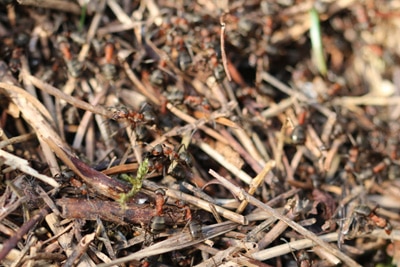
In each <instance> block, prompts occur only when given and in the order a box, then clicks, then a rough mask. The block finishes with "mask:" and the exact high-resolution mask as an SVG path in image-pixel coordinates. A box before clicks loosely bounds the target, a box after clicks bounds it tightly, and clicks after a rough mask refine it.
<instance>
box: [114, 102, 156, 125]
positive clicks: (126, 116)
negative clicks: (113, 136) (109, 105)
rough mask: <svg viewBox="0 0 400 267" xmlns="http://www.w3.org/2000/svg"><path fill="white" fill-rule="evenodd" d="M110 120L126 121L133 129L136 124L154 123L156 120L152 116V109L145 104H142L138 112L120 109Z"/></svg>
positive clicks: (154, 116) (153, 115)
mask: <svg viewBox="0 0 400 267" xmlns="http://www.w3.org/2000/svg"><path fill="white" fill-rule="evenodd" d="M111 118H112V119H113V120H116V121H120V120H126V121H128V122H129V123H131V124H132V126H133V127H136V125H138V124H148V123H152V122H154V121H155V120H156V115H155V114H154V111H153V109H152V107H151V106H150V105H148V104H147V103H144V104H143V105H142V107H141V108H140V111H138V112H137V111H133V110H129V109H127V108H121V109H119V110H115V111H114V114H113V115H112V117H111Z"/></svg>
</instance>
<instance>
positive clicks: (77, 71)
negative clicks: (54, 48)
mask: <svg viewBox="0 0 400 267" xmlns="http://www.w3.org/2000/svg"><path fill="white" fill-rule="evenodd" d="M57 42H58V48H59V49H60V51H61V53H62V55H63V58H64V61H65V64H66V65H67V69H68V72H69V74H71V76H72V77H75V78H76V77H79V76H80V75H81V74H82V69H83V65H82V63H81V62H79V61H78V60H76V59H75V58H74V57H73V56H72V54H71V50H70V45H69V43H68V41H67V39H66V38H64V37H59V38H58V40H57Z"/></svg>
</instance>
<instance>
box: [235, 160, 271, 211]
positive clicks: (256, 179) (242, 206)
mask: <svg viewBox="0 0 400 267" xmlns="http://www.w3.org/2000/svg"><path fill="white" fill-rule="evenodd" d="M273 167H275V161H273V160H271V161H269V162H267V164H265V166H264V169H262V171H261V172H260V173H259V174H257V176H256V177H254V179H253V181H251V183H250V188H249V192H248V193H249V194H250V195H253V194H254V192H255V191H256V190H257V188H258V187H259V186H260V184H261V183H262V181H263V180H264V178H265V176H266V175H267V174H268V173H269V172H270V171H271V170H272V168H273ZM248 203H249V202H248V201H247V200H243V201H242V203H240V206H239V207H238V208H237V209H236V212H237V213H242V212H243V211H244V209H245V208H246V206H247V204H248Z"/></svg>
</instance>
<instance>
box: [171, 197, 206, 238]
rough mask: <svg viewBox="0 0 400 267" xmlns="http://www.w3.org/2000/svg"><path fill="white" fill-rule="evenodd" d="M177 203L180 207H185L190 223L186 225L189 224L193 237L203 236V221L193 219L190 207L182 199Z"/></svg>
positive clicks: (186, 217)
mask: <svg viewBox="0 0 400 267" xmlns="http://www.w3.org/2000/svg"><path fill="white" fill-rule="evenodd" d="M175 203H176V205H177V206H178V207H179V208H183V209H185V219H186V220H187V221H188V224H187V225H186V226H189V233H190V235H191V236H192V238H193V239H199V238H201V237H202V236H203V229H202V225H201V222H200V221H199V220H196V219H193V216H192V211H191V210H190V207H189V206H188V205H187V204H186V203H184V202H183V201H181V200H177V201H176V202H175ZM186 226H185V227H186Z"/></svg>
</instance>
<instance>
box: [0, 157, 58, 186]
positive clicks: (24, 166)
mask: <svg viewBox="0 0 400 267" xmlns="http://www.w3.org/2000/svg"><path fill="white" fill-rule="evenodd" d="M0 159H1V161H2V162H3V163H4V164H6V165H9V166H12V167H13V168H14V169H18V170H20V171H22V172H24V173H26V174H29V175H32V176H33V177H36V178H38V179H39V180H41V181H43V182H44V183H46V184H49V185H51V186H52V187H54V188H57V187H59V186H60V185H59V184H58V183H57V182H56V180H54V178H52V177H48V176H46V175H43V174H40V173H38V172H37V171H36V170H35V169H33V168H31V167H30V166H29V162H28V161H27V160H25V159H21V158H19V157H17V156H14V155H13V154H10V153H8V152H6V151H4V150H2V149H0Z"/></svg>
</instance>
